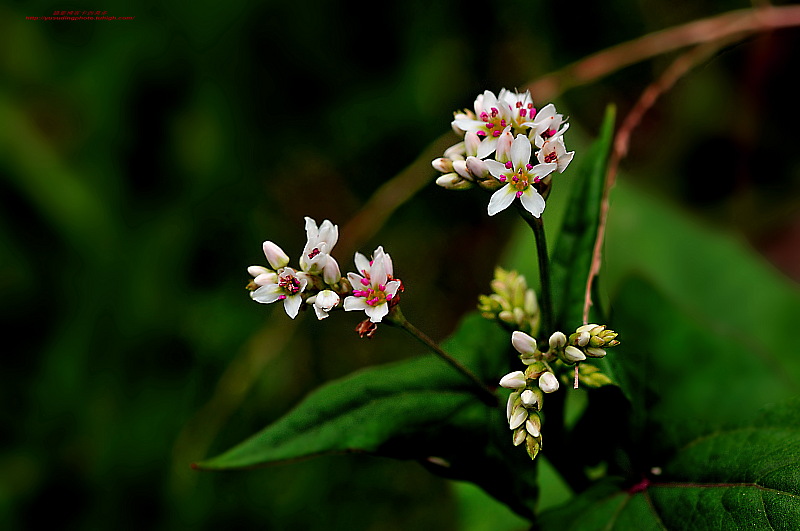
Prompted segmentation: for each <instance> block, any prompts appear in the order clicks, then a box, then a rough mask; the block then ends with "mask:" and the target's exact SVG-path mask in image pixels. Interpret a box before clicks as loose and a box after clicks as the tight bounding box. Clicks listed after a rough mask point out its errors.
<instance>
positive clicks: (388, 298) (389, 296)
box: [386, 293, 392, 301]
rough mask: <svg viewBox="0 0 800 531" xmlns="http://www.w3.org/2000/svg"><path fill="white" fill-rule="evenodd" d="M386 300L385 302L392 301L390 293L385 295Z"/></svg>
mask: <svg viewBox="0 0 800 531" xmlns="http://www.w3.org/2000/svg"><path fill="white" fill-rule="evenodd" d="M386 300H387V301H390V300H392V294H391V293H389V294H388V295H386Z"/></svg>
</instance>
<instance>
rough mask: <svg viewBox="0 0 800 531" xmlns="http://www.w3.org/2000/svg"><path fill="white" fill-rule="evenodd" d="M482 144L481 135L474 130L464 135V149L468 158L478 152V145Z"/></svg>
mask: <svg viewBox="0 0 800 531" xmlns="http://www.w3.org/2000/svg"><path fill="white" fill-rule="evenodd" d="M480 145H481V137H479V136H478V134H477V133H475V132H474V131H470V132H468V133H467V134H466V135H464V151H465V154H466V155H467V158H468V159H469V157H474V156H475V155H477V154H478V147H480Z"/></svg>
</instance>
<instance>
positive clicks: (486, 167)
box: [195, 90, 797, 530]
mask: <svg viewBox="0 0 800 531" xmlns="http://www.w3.org/2000/svg"><path fill="white" fill-rule="evenodd" d="M613 124H614V111H613V109H611V108H609V109H608V111H607V112H606V116H605V119H604V122H603V125H602V127H601V130H600V134H599V136H598V139H597V140H596V142H595V143H594V144H593V145H592V146H591V147H590V148H588V149H586V150H585V152H584V153H583V154H581V155H579V156H578V159H580V158H582V157H585V158H584V161H583V162H581V163H580V166H579V167H578V168H577V169H576V170H575V171H573V168H572V164H571V163H572V161H573V158H575V152H572V151H567V148H566V145H565V138H564V137H565V132H567V130H568V127H569V125H568V124H567V123H566V119H565V118H564V116H563V115H561V114H559V113H558V112H557V111H556V109H555V106H554V105H553V104H547V105H544V106H543V107H541V108H540V109H537V107H536V106H535V105H534V100H533V98H532V96H531V94H530V93H528V92H524V93H519V92H512V91H508V90H501V91H500V92H499V94H498V95H497V96H495V94H494V93H492V92H490V91H485V92H484V93H483V94H480V95H479V96H478V97H477V98H476V99H475V102H474V105H473V109H471V110H463V111H458V112H456V113H455V115H454V119H453V120H452V122H451V126H452V129H453V131H455V133H456V134H457V135H458V141H457V142H456V143H454V144H453V145H451V146H450V147H449V148H447V149H446V150H444V153H443V156H442V157H439V158H437V159H435V160H434V161H433V162H432V166H433V168H434V169H435V170H436V171H438V172H439V173H440V175H439V176H438V178H436V184H438V185H439V186H440V187H442V188H445V189H447V190H468V189H473V190H477V191H484V192H486V193H487V195H488V201H487V203H486V204H487V208H486V211H487V214H488V216H508V219H509V220H512V219H514V218H513V214H512V213H511V212H503V211H504V210H506V209H508V207H510V206H512V205H514V206H515V208H516V213H517V214H518V215H519V217H520V218H521V220H522V221H523V222H524V225H527V227H526V228H527V229H530V231H531V234H532V238H528V240H529V241H530V242H531V243H530V244H529V246H528V248H527V249H528V250H529V251H531V252H528V253H527V254H525V256H524V258H522V259H520V260H517V261H516V263H515V264H512V265H514V266H515V268H514V269H504V268H502V267H497V268H496V270H495V275H494V278H493V280H492V281H491V284H490V288H491V293H488V294H485V295H480V296H479V297H478V310H479V311H478V312H474V313H472V314H470V315H468V316H466V317H465V318H464V320H463V321H462V323H461V325H460V326H459V327H458V329H457V330H456V331H455V333H454V334H453V335H452V336H451V337H450V338H449V339H447V340H445V341H444V342H442V343H441V344H440V343H438V342H436V341H434V340H433V339H431V338H430V337H428V336H427V335H426V334H425V333H424V332H423V331H422V330H421V329H419V328H417V327H416V326H415V325H413V324H412V323H411V321H410V320H409V319H408V318H407V317H406V316H405V315H404V313H403V311H402V303H401V295H402V297H403V298H405V297H413V296H414V286H413V283H409V285H405V284H404V283H403V281H401V280H400V278H399V277H398V276H397V273H396V267H395V262H394V260H393V259H392V257H390V255H389V254H388V253H387V252H386V251H385V250H384V248H383V247H382V246H378V247H377V248H376V249H375V250H374V252H373V253H372V254H371V256H369V257H368V256H366V255H364V254H361V253H359V252H356V253H355V256H354V271H351V272H348V273H346V274H345V275H342V273H341V271H340V269H339V262H338V261H337V260H336V259H335V258H334V257H333V251H334V246H335V245H336V243H337V241H338V239H339V229H338V226H337V225H335V224H333V223H332V222H331V221H329V220H324V221H323V222H322V223H321V224H319V225H318V224H317V222H316V221H315V220H313V219H312V218H310V217H307V218H305V228H306V236H307V242H306V244H305V245H304V247H303V252H302V254H301V255H300V257H299V262H298V266H299V267H298V268H296V269H295V268H293V267H291V266H290V262H291V260H290V258H289V256H288V255H287V254H286V253H285V252H284V251H283V250H282V249H281V248H280V247H279V246H278V245H276V244H275V243H273V242H271V241H265V242H264V243H263V246H262V247H263V251H264V255H265V257H266V261H267V262H268V264H269V267H267V266H251V267H249V268H248V272H249V274H250V275H251V276H252V277H253V278H252V280H251V281H250V283H249V284H248V286H247V287H248V289H249V290H250V296H251V298H252V299H253V300H255V301H256V302H259V303H263V304H271V303H274V302H278V301H281V302H282V303H283V308H284V310H285V312H286V314H287V315H288V316H289V317H290V318H292V319H295V318H296V317H297V316H298V315H300V314H301V312H303V311H307V310H313V312H314V315H315V316H316V317H317V319H318V320H320V321H322V320H325V323H324V325H330V323H331V322H334V321H336V320H340V319H343V318H345V317H346V315H345V316H337V317H334V318H332V319H328V317H330V316H332V314H334V313H335V312H336V311H337V310H344V311H345V312H356V314H357V313H360V312H361V311H363V312H364V314H363V315H362V316H361V317H362V318H363V319H362V320H360V321H359V322H358V323H357V324H356V326H355V331H356V333H357V335H358V336H360V337H361V338H365V339H369V338H373V337H374V336H375V335H376V334H377V333H379V332H380V331H381V330H383V328H385V327H394V328H397V329H400V330H402V331H404V332H406V333H408V334H409V335H410V336H411V337H413V338H414V339H415V340H417V341H419V342H420V343H422V344H423V345H424V346H425V347H426V349H427V350H429V351H430V352H431V353H432V354H433V356H427V357H419V358H412V359H410V360H406V361H404V362H401V363H399V364H393V365H386V366H377V367H373V368H369V369H366V370H362V371H359V372H357V373H355V374H352V375H350V376H348V377H346V378H344V379H341V380H338V381H334V382H329V383H327V384H325V385H323V386H321V387H320V388H318V389H317V390H315V391H313V392H312V393H311V394H309V396H308V397H307V398H306V399H305V400H304V401H303V402H302V403H300V404H299V405H298V406H297V407H296V408H295V409H294V410H293V411H291V412H290V413H288V414H287V415H286V416H285V417H283V418H282V419H280V420H278V421H277V422H275V423H273V424H271V425H269V426H267V427H266V428H264V429H263V430H262V431H261V432H260V433H258V434H257V435H256V436H254V437H252V438H250V439H248V440H246V441H244V442H242V443H241V444H239V445H237V446H235V447H234V448H232V449H230V450H228V451H227V452H225V453H223V454H221V455H219V456H217V457H214V458H211V459H208V460H206V461H203V462H200V463H198V464H196V465H195V466H196V467H197V468H201V469H208V470H220V469H234V468H246V467H252V466H254V465H259V464H264V463H274V462H280V461H285V460H289V459H296V458H300V457H307V456H314V455H319V454H323V453H339V452H351V451H358V452H366V453H373V454H377V455H382V456H388V457H395V458H402V459H415V460H417V461H419V462H420V463H422V464H423V465H424V466H425V467H426V468H427V469H428V470H430V471H431V472H433V473H436V474H439V475H442V476H445V477H448V478H456V479H460V480H466V481H470V482H472V483H474V484H476V485H478V486H480V487H482V488H483V489H484V490H485V491H486V492H487V493H489V494H490V495H491V496H492V497H494V498H495V499H496V500H498V501H500V502H501V503H503V504H505V505H506V506H507V507H508V508H510V509H511V510H512V511H513V512H515V513H516V514H517V515H519V516H521V517H523V518H525V519H528V520H530V521H534V522H536V523H537V525H539V526H540V527H542V528H543V529H553V530H556V529H562V528H563V526H564V525H568V524H572V523H575V522H576V521H578V519H579V518H580V516H576V513H575V511H573V510H572V509H571V507H572V505H571V504H577V505H575V506H577V507H589V508H590V509H595V508H596V509H597V511H598V514H606V513H608V512H609V511H610V512H613V513H614V514H617V513H619V514H620V515H622V517H624V518H627V519H629V520H630V521H631V522H633V521H637V520H636V518H637V514H638V513H637V512H636V511H637V510H638V509H636V507H637V506H636V505H631V506H632V507H634V509H630V510H629V509H627V505H625V504H623V505H622V506H620V507H615V506H612V505H609V504H610V503H612V502H609V501H608V500H614V499H615V498H616V497H618V496H619V497H624V499H625V500H632V501H631V502H630V503H631V504H635V503H639V504H641V503H645V502H646V503H650V504H651V505H652V504H653V501H652V499H651V496H652V497H653V498H656V497H657V496H658V495H659V493H663V497H660V498H658V499H659V503H665V504H668V503H669V501H668V500H669V499H674V498H670V497H671V496H672V497H674V496H676V495H677V494H676V491H681V489H699V488H706V485H705V484H703V485H701V486H697V485H698V483H697V481H699V480H701V479H702V480H708V481H711V480H712V479H713V480H714V481H711V487H713V488H720V489H731V488H737V487H738V488H745V487H747V488H749V486H750V484H749V483H746V482H745V483H744V484H745V487H741V486H740V484H739V483H736V484H733V483H730V484H729V483H721V482H723V481H724V482H728V481H731V482H732V481H734V479H736V480H737V481H744V480H743V479H742V478H749V477H751V475H752V474H751V472H752V471H751V470H750V469H748V468H747V466H749V464H748V462H746V461H745V460H742V459H735V458H729V457H728V456H723V457H720V456H718V455H717V454H714V451H715V450H714V449H715V448H716V446H715V445H721V446H722V447H723V448H734V447H735V448H737V449H741V448H742V445H741V444H739V443H742V442H743V441H739V442H738V443H737V440H736V436H735V435H730V434H727V433H725V432H716V431H714V432H711V433H710V434H709V432H708V430H706V431H703V430H698V429H696V428H693V427H691V426H689V427H688V428H687V429H688V430H689V431H690V432H691V433H692V434H695V435H697V437H698V438H696V439H692V440H691V441H690V442H691V444H690V446H689V447H687V448H684V449H683V450H681V451H680V452H678V453H677V456H676V457H664V455H661V454H654V455H640V454H639V453H637V452H638V451H637V444H639V441H641V440H642V439H643V438H645V439H646V438H647V435H646V430H645V429H644V428H645V427H649V426H650V424H648V423H647V421H646V420H644V421H640V419H641V418H645V417H646V416H647V414H648V413H647V410H646V409H645V407H646V406H645V404H644V402H642V401H644V400H646V398H640V397H639V396H638V395H637V393H638V394H640V395H641V394H646V393H650V392H651V387H649V384H650V382H648V381H642V378H641V373H639V372H637V371H636V370H634V368H635V367H636V364H637V363H638V362H637V361H636V360H637V358H636V356H637V353H638V352H637V350H634V349H630V350H627V351H623V352H624V353H621V354H622V355H620V356H614V355H612V353H613V352H614V349H615V348H616V347H617V346H619V345H620V337H623V335H622V334H618V333H617V332H616V331H614V330H612V329H610V328H609V327H608V326H607V325H605V324H598V323H605V322H608V314H607V313H606V312H604V311H603V310H602V309H601V308H600V307H599V306H600V305H599V304H598V305H595V302H596V299H597V295H596V286H593V280H594V279H595V277H596V275H597V272H598V267H599V263H600V260H599V255H598V249H599V248H601V245H600V244H601V243H602V237H603V230H604V226H603V224H604V223H605V217H604V216H605V213H604V212H605V211H606V210H607V206H608V205H607V188H606V181H605V179H606V174H607V165H608V161H609V153H610V151H611V144H612V136H613ZM570 181H571V183H570ZM562 184H563V185H567V186H569V187H571V188H572V195H571V196H570V197H569V201H563V200H562V205H566V207H565V211H564V213H563V219H564V220H565V221H564V222H563V224H562V226H561V227H560V231H559V232H558V235H559V237H558V239H557V241H556V244H555V246H553V247H552V248H550V247H548V244H547V241H546V232H545V230H544V218H545V217H547V216H548V212H550V209H548V206H547V205H548V202H549V201H550V200H551V198H550V196H551V194H560V193H561V187H562ZM443 193H444V192H443ZM554 197H557V195H554ZM517 200H518V201H517ZM534 250H535V251H534ZM395 257H396V258H398V255H395ZM399 258H400V259H399V260H398V264H402V263H403V260H402V257H399ZM397 269H398V270H401V269H400V267H398V268H397ZM520 270H525V271H526V272H527V271H530V270H533V271H534V272H535V277H538V285H537V286H536V289H533V288H532V287H530V286H529V285H528V278H530V277H528V278H526V276H525V275H524V274H523V273H521V272H520ZM623 322H624V323H626V324H628V325H629V324H630V323H636V324H637V325H638V326H641V327H643V328H645V329H648V330H651V331H652V333H651V334H650V336H652V337H657V336H658V335H659V334H661V333H662V332H666V333H669V326H668V325H667V326H666V330H664V327H662V324H660V323H658V322H655V323H653V322H650V321H649V320H648V319H647V317H645V316H641V315H638V314H633V315H631V314H629V315H628V316H627V318H626V319H623ZM648 327H649V328H648ZM615 328H616V325H615ZM620 328H623V329H624V328H625V327H620ZM380 333H385V332H380ZM637 346H638V347H639V348H641V347H642V344H641V343H640V344H639V345H637ZM645 347H646V348H647V347H649V344H645ZM442 362H444V363H442ZM576 397H577V398H576ZM576 401H578V402H576ZM580 401H583V403H580ZM576 403H577V404H578V405H577V406H576V405H575V404H576ZM676 403H677V404H680V407H681V408H686V407H687V405H686V402H676ZM647 404H652V401H650V402H647ZM656 406H657V404H656ZM676 408H677V406H673V407H672V408H671V409H669V414H670V415H675V411H676ZM631 411H632V412H633V413H631V414H630V415H628V414H627V413H628V412H631ZM776 411H777V413H771V414H768V415H767V416H766V417H765V420H763V422H764V424H765V425H768V426H773V427H774V426H776V425H779V424H780V422H779V421H777V420H775V419H776V418H778V417H779V416H780V415H781V414H782V413H781V412H782V411H784V410H782V409H778V410H776ZM620 412H625V415H620ZM658 414H659V415H663V416H666V415H667V414H666V413H663V414H662V413H658ZM623 416H624V417H625V419H626V420H621V417H623ZM570 418H571V420H570ZM576 418H577V420H575V419H576ZM630 419H633V420H630ZM684 420H685V419H684ZM675 422H681V419H680V418H675ZM687 425H688V424H687ZM637 430H638V431H637ZM658 433H660V434H664V433H670V432H658ZM769 440H770V441H772V442H774V441H775V439H774V438H773V439H769ZM692 445H696V446H692ZM792 445H794V446H793V448H795V447H797V445H796V444H795V442H792ZM709 452H711V453H712V455H714V456H715V459H721V462H724V463H725V467H724V470H725V471H727V472H726V473H729V474H730V475H728V476H726V475H724V474H723V475H722V476H720V477H717V476H714V475H713V474H712V476H713V477H711V478H710V479H709V477H708V476H702V475H698V474H697V473H696V472H695V470H694V469H693V468H692V466H693V463H696V462H697V461H698V460H702V459H706V458H707V456H708V454H709ZM620 455H622V456H624V458H619V456H620ZM542 457H544V458H546V461H547V463H548V464H549V465H551V466H552V467H553V468H554V469H555V470H556V471H557V472H556V473H557V474H558V477H559V478H560V480H561V481H562V482H563V484H565V485H566V487H565V489H566V490H567V491H568V492H567V494H566V495H565V496H566V497H565V499H567V498H569V497H570V496H572V495H573V494H575V498H574V499H572V501H571V502H569V503H568V504H566V505H564V506H563V507H562V508H552V507H551V508H550V510H549V511H544V512H542V511H541V510H540V509H539V508H537V502H538V492H539V485H540V483H539V479H538V478H537V474H536V469H537V466H538V465H539V463H540V462H541V461H542ZM665 460H666V462H667V463H668V466H667V468H666V469H662V466H661V464H662V463H663V462H665ZM752 462H753V463H756V465H757V467H758V472H759V473H761V472H763V473H767V474H771V473H772V472H774V469H768V470H767V468H768V465H770V462H769V459H766V460H765V458H763V457H756V456H752ZM792 464H793V466H794V465H796V463H795V462H792ZM736 467H740V469H736V470H734V471H733V472H731V471H730V470H731V468H736ZM764 467H767V468H764ZM764 470H766V471H765V472H764ZM753 473H755V472H753ZM662 475H663V476H662ZM730 478H734V479H730ZM748 481H750V480H748ZM757 481H762V479H759V480H757ZM763 481H764V482H766V483H767V484H769V485H774V483H773V482H770V480H763ZM775 481H778V480H775ZM753 485H756V487H757V488H761V487H760V485H761V484H760V483H758V482H753ZM711 487H709V488H711ZM792 488H794V487H792ZM724 495H725V493H723V494H722V496H724ZM698 496H702V494H698ZM635 500H638V501H635ZM625 503H628V502H627V501H626V502H625ZM720 503H722V502H720ZM612 509H613V511H612ZM770 510H771V511H772V513H774V514H777V513H781V511H783V509H781V508H778V509H770ZM587 511H588V509H587ZM590 514H591V513H590ZM781 514H786V513H785V511H784V513H781ZM588 522H589V524H588V525H589V527H587V528H596V527H592V526H594V524H596V523H598V522H602V523H603V525H604V526H608V525H613V522H612V524H608V522H606V521H605V520H602V517H594V516H590V517H589V520H588ZM601 527H602V526H601Z"/></svg>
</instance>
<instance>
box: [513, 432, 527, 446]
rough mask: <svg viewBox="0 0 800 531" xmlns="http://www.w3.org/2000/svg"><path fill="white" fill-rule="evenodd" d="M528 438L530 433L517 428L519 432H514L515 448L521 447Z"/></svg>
mask: <svg viewBox="0 0 800 531" xmlns="http://www.w3.org/2000/svg"><path fill="white" fill-rule="evenodd" d="M527 436H528V433H527V432H526V431H525V429H524V428H522V427H519V428H517V431H515V432H514V446H519V445H520V444H522V443H524V442H525V438H526V437H527Z"/></svg>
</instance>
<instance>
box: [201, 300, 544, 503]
mask: <svg viewBox="0 0 800 531" xmlns="http://www.w3.org/2000/svg"><path fill="white" fill-rule="evenodd" d="M409 341H410V339H409ZM509 346H510V339H509V336H508V334H507V333H505V332H504V331H502V330H501V329H500V328H498V327H497V326H496V324H494V323H491V322H489V321H486V320H485V319H483V318H482V317H480V316H478V315H476V314H472V315H470V316H468V317H467V318H466V319H465V320H464V322H463V323H462V325H461V327H460V328H459V330H458V331H457V332H456V334H455V335H454V336H453V337H451V338H450V339H448V340H447V341H445V342H444V344H443V347H444V348H445V350H447V351H448V352H449V353H450V354H451V355H453V356H454V357H456V358H458V359H460V360H461V361H462V362H463V363H464V364H465V365H467V366H468V367H469V368H470V369H472V370H473V372H475V373H476V374H477V375H478V376H479V377H480V378H482V379H484V380H485V381H486V382H488V383H489V385H492V386H494V385H496V382H497V381H498V380H499V378H500V377H501V376H502V375H503V374H504V372H503V371H504V367H505V364H506V362H507V354H506V352H507V350H508V348H509ZM470 385H471V384H470V382H469V381H468V380H466V379H465V378H464V377H463V376H462V375H461V374H459V373H457V372H456V371H454V370H453V369H452V368H451V367H449V366H447V365H445V364H444V363H443V362H442V361H441V360H439V359H437V358H434V357H432V356H425V357H421V358H417V359H412V360H408V361H403V362H400V363H395V364H391V365H385V366H379V367H373V368H369V369H365V370H362V371H360V372H357V373H355V374H352V375H350V376H348V377H346V378H343V379H341V380H338V381H335V382H330V383H328V384H326V385H324V386H322V387H320V388H318V389H316V390H315V391H313V392H312V393H311V394H310V395H309V396H308V397H307V398H306V399H305V400H304V401H303V402H301V403H300V404H299V405H298V406H297V407H296V408H295V409H294V410H293V411H291V412H290V413H288V414H287V415H286V416H284V417H283V418H281V419H279V420H278V421H277V422H275V423H274V424H272V425H270V426H268V427H266V428H265V429H263V430H262V431H261V432H259V433H258V434H256V435H255V436H253V437H251V438H250V439H248V440H246V441H244V442H243V443H241V444H240V445H238V446H236V447H234V448H232V449H231V450H229V451H227V452H225V453H224V454H222V455H220V456H218V457H214V458H212V459H208V460H206V461H203V462H201V463H199V464H198V465H197V467H198V468H201V469H206V470H224V469H237V468H246V467H253V466H258V465H264V464H269V463H275V462H281V461H287V460H292V459H299V458H304V457H310V456H314V455H320V454H326V453H339V452H366V453H371V454H377V455H382V456H388V457H395V458H402V459H418V460H420V461H421V462H422V463H423V464H424V465H425V466H426V467H428V468H429V469H430V470H432V471H433V472H436V473H438V474H440V475H443V476H446V477H450V478H454V479H464V480H468V481H472V482H474V483H476V484H478V485H480V486H481V487H483V488H484V489H485V490H486V491H487V492H489V493H490V494H492V495H493V496H495V497H496V498H498V499H500V500H502V501H503V502H504V503H506V504H507V505H508V506H509V507H511V508H512V509H513V510H515V511H516V512H518V513H520V514H522V515H524V516H530V515H532V510H533V505H534V503H535V499H536V486H535V474H534V468H533V464H532V462H531V461H530V460H529V459H528V457H527V456H526V455H525V452H524V451H518V450H519V449H518V448H513V447H512V445H511V433H510V432H509V430H508V429H507V424H506V421H505V400H504V397H502V396H501V398H500V400H499V404H498V406H497V407H496V408H488V407H486V406H485V405H483V404H482V403H481V402H480V401H479V400H478V398H476V396H475V395H474V394H473V393H472V392H471V388H470ZM526 468H527V469H529V470H530V473H528V474H520V473H519V472H520V471H521V470H522V471H524V470H526Z"/></svg>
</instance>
